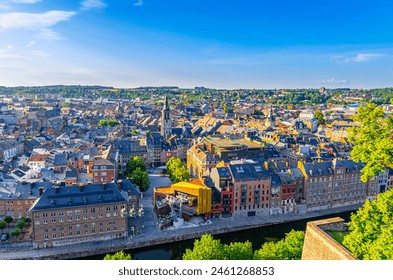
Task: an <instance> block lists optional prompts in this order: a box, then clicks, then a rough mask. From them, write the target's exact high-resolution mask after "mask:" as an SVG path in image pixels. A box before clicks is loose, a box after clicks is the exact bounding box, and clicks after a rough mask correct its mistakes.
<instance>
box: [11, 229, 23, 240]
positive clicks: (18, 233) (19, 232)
mask: <svg viewBox="0 0 393 280" xmlns="http://www.w3.org/2000/svg"><path fill="white" fill-rule="evenodd" d="M21 233H22V231H21V230H20V229H19V228H15V229H14V231H13V232H12V233H11V235H12V236H15V238H18V236H19V235H20V234H21Z"/></svg>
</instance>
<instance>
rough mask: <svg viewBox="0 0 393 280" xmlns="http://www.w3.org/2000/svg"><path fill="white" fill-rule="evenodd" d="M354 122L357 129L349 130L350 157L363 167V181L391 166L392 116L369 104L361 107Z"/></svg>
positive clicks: (392, 152)
mask: <svg viewBox="0 0 393 280" xmlns="http://www.w3.org/2000/svg"><path fill="white" fill-rule="evenodd" d="M353 119H354V120H355V121H356V122H358V124H359V126H358V127H354V128H351V129H348V131H349V136H348V140H349V141H350V142H351V144H352V145H353V149H352V151H351V157H352V159H353V160H354V161H355V162H359V161H361V162H363V163H365V164H366V165H365V166H364V168H363V169H362V177H361V179H362V181H363V182H366V181H367V180H368V179H372V178H374V177H375V176H376V175H378V174H379V173H380V172H383V171H385V169H386V167H387V166H390V167H391V166H393V137H392V131H393V115H392V114H391V115H389V116H387V117H386V116H385V112H384V110H383V108H382V107H381V106H377V105H375V104H373V103H370V104H367V105H365V106H360V107H359V110H358V112H357V114H356V115H355V116H354V117H353Z"/></svg>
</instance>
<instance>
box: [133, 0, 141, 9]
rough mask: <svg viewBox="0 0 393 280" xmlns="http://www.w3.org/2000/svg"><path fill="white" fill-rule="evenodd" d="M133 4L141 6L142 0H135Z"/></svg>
mask: <svg viewBox="0 0 393 280" xmlns="http://www.w3.org/2000/svg"><path fill="white" fill-rule="evenodd" d="M134 6H137V7H140V6H143V0H136V2H135V3H134Z"/></svg>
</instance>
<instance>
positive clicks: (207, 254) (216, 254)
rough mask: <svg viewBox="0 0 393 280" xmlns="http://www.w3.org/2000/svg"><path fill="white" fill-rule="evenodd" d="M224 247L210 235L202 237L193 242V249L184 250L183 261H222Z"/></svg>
mask: <svg viewBox="0 0 393 280" xmlns="http://www.w3.org/2000/svg"><path fill="white" fill-rule="evenodd" d="M223 259H224V245H223V244H221V241H220V240H219V239H214V238H213V236H212V235H210V234H204V235H202V237H201V239H197V240H195V241H194V248H193V249H192V250H191V249H186V252H185V253H184V254H183V260H223Z"/></svg>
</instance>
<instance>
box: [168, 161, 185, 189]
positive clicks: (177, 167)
mask: <svg viewBox="0 0 393 280" xmlns="http://www.w3.org/2000/svg"><path fill="white" fill-rule="evenodd" d="M166 168H167V171H166V172H167V174H168V175H169V179H170V180H171V181H172V183H177V182H182V181H187V180H189V179H190V172H189V171H188V169H187V166H186V164H185V163H184V162H182V161H181V159H179V158H176V157H171V158H170V159H169V160H168V162H167V163H166Z"/></svg>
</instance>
